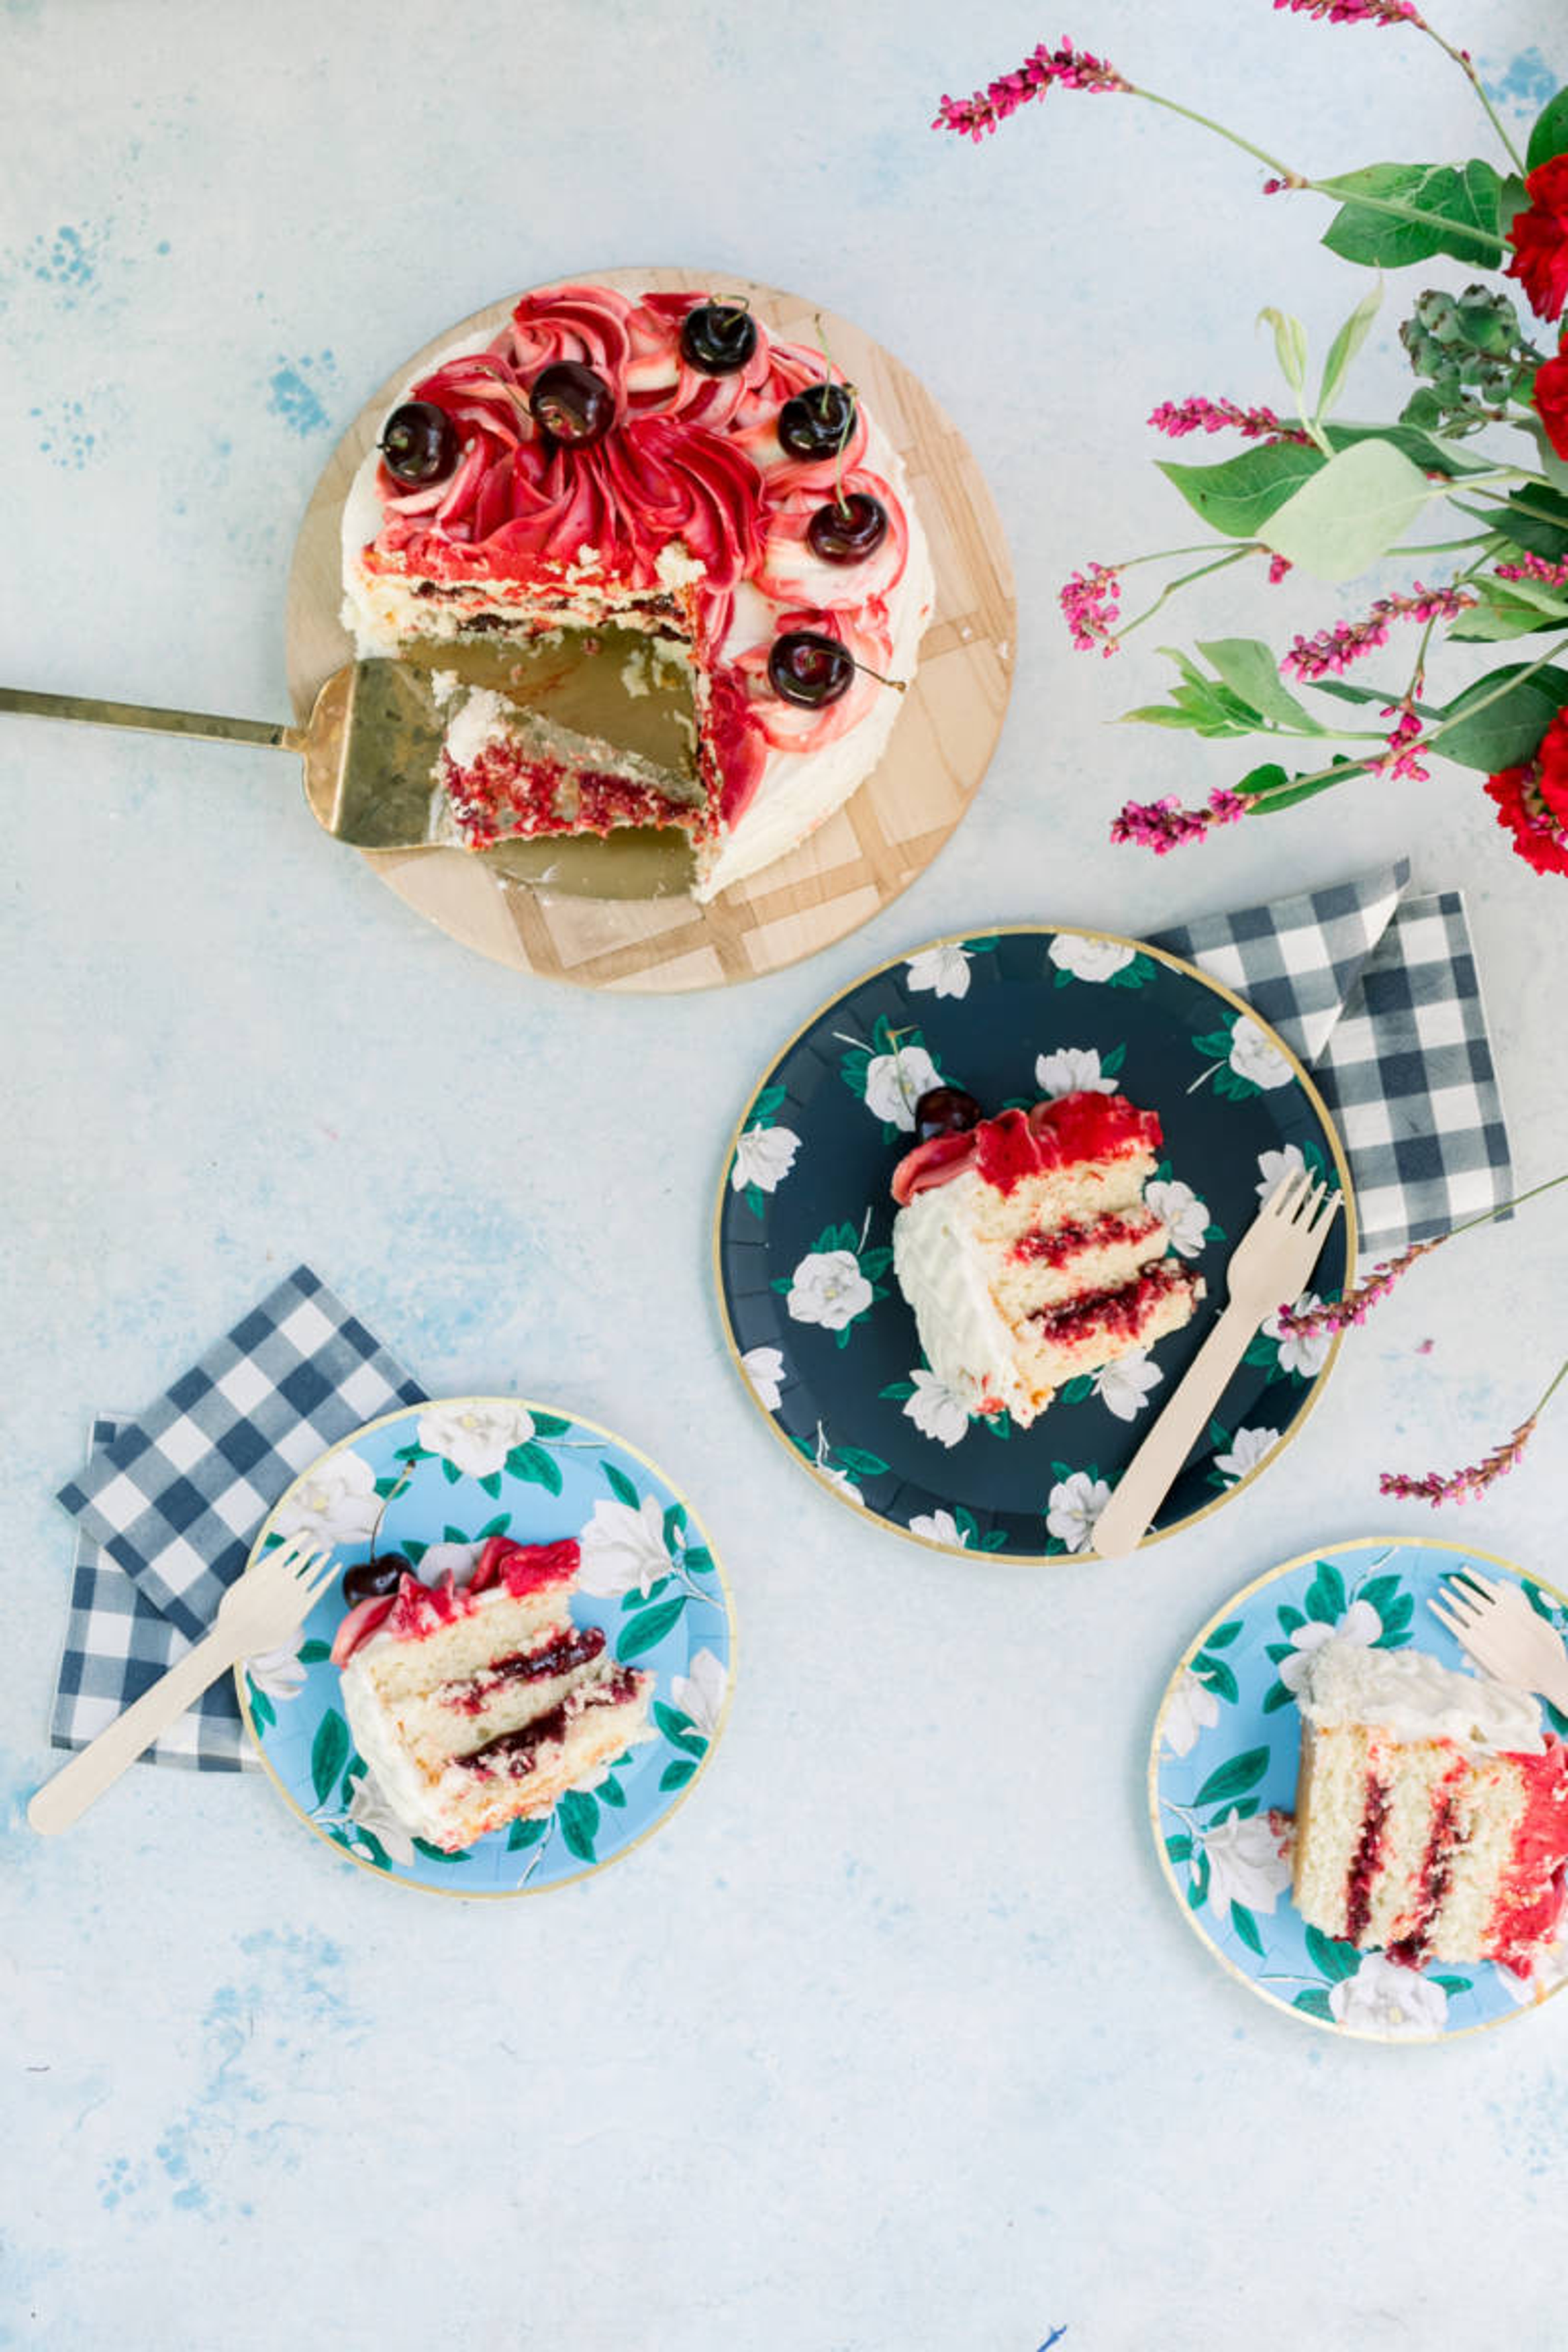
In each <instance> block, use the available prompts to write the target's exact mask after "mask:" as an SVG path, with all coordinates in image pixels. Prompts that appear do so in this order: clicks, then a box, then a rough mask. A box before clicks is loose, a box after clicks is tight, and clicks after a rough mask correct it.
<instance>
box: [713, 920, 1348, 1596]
mask: <svg viewBox="0 0 1568 2352" xmlns="http://www.w3.org/2000/svg"><path fill="white" fill-rule="evenodd" d="M1030 935H1037V936H1038V937H1040V938H1042V939H1044V938H1047V937H1049V938H1051V939H1058V938H1066V939H1076V940H1107V941H1109V942H1110V944H1112V945H1113V946H1116V947H1123V948H1131V949H1132V950H1134V952H1135V953H1136V954H1139V955H1146V956H1149V957H1152V960H1153V961H1155V962H1156V963H1163V964H1164V965H1166V966H1167V967H1168V968H1169V969H1170V970H1171V971H1178V972H1184V973H1185V974H1186V975H1187V977H1188V978H1189V979H1192V980H1195V981H1198V982H1201V983H1202V985H1203V986H1204V987H1205V988H1206V989H1207V990H1209V992H1211V993H1212V994H1213V995H1215V996H1218V997H1220V998H1222V999H1223V1000H1224V1002H1225V1003H1226V1004H1231V1005H1234V1006H1235V1007H1236V1008H1237V1011H1238V1012H1240V1013H1245V1014H1246V1015H1247V1019H1248V1020H1249V1021H1251V1022H1252V1023H1254V1024H1255V1025H1256V1026H1257V1027H1258V1029H1259V1030H1260V1031H1261V1032H1262V1034H1263V1035H1264V1036H1265V1037H1266V1038H1267V1039H1268V1043H1269V1045H1272V1046H1273V1048H1274V1050H1275V1052H1276V1053H1277V1054H1278V1055H1279V1057H1280V1059H1281V1060H1282V1061H1285V1062H1288V1063H1289V1066H1290V1070H1291V1073H1292V1075H1293V1076H1294V1077H1295V1079H1296V1082H1297V1084H1298V1085H1299V1086H1300V1088H1301V1091H1302V1093H1303V1094H1304V1095H1305V1096H1306V1097H1307V1101H1308V1103H1309V1105H1310V1108H1312V1109H1313V1110H1314V1111H1315V1112H1316V1113H1317V1115H1318V1118H1319V1119H1320V1120H1321V1123H1322V1128H1323V1132H1324V1134H1325V1135H1326V1136H1327V1138H1328V1140H1329V1145H1330V1148H1331V1151H1332V1154H1333V1161H1334V1170H1335V1173H1336V1174H1337V1176H1338V1178H1339V1183H1340V1192H1341V1195H1342V1199H1343V1202H1344V1211H1343V1214H1344V1225H1345V1266H1346V1271H1347V1275H1348V1276H1351V1277H1352V1278H1353V1276H1354V1271H1355V1261H1356V1219H1355V1190H1354V1187H1353V1185H1352V1182H1351V1171H1350V1163H1349V1161H1348V1160H1346V1158H1345V1153H1344V1146H1343V1144H1342V1142H1341V1140H1340V1131H1339V1129H1338V1128H1337V1127H1336V1126H1335V1125H1334V1122H1333V1120H1332V1118H1331V1117H1330V1114H1329V1108H1328V1105H1327V1104H1326V1103H1325V1102H1324V1100H1323V1098H1322V1097H1321V1094H1320V1093H1319V1092H1318V1089H1317V1087H1315V1086H1314V1085H1313V1083H1312V1080H1311V1078H1310V1076H1309V1074H1308V1072H1307V1069H1306V1067H1305V1066H1304V1065H1303V1063H1302V1062H1301V1060H1300V1057H1299V1056H1298V1055H1296V1054H1295V1053H1294V1052H1292V1050H1291V1048H1290V1047H1289V1045H1287V1044H1286V1043H1285V1040H1284V1038H1283V1037H1281V1036H1280V1034H1279V1031H1278V1030H1277V1029H1275V1028H1274V1027H1273V1026H1272V1024H1270V1023H1268V1022H1267V1021H1265V1020H1264V1019H1263V1018H1262V1016H1261V1015H1260V1014H1259V1013H1257V1012H1256V1011H1255V1010H1254V1008H1253V1007H1252V1006H1251V1005H1250V1004H1249V1003H1247V999H1246V997H1245V996H1238V995H1237V992H1236V991H1235V990H1234V989H1233V988H1227V987H1226V984H1225V982H1224V981H1222V980H1215V979H1213V978H1212V977H1211V976H1210V974H1209V973H1208V972H1206V971H1203V970H1201V969H1200V967H1199V966H1198V965H1197V964H1195V963H1192V962H1189V961H1188V960H1187V958H1186V957H1184V956H1179V955H1173V954H1172V953H1171V951H1170V950H1169V949H1167V948H1156V947H1152V946H1151V945H1150V943H1149V941H1148V940H1134V939H1129V938H1128V937H1127V936H1126V934H1125V933H1123V932H1121V931H1102V930H1096V929H1091V928H1090V927H1089V926H1087V925H1085V924H1082V923H991V924H986V925H984V926H982V927H980V928H979V929H976V927H975V926H974V925H973V924H971V925H970V926H969V927H968V929H965V930H962V931H943V932H942V934H941V935H940V936H939V937H938V938H936V939H932V940H922V941H921V944H920V945H919V946H918V947H911V948H904V949H902V950H900V952H899V954H897V955H892V956H887V957H885V958H884V959H883V961H881V962H880V963H877V964H872V965H870V966H869V967H868V970H866V971H863V972H860V973H858V975H857V977H856V978H855V979H854V980H851V981H847V982H845V984H844V985H843V986H842V987H840V988H836V989H835V990H834V992H833V993H832V995H831V996H829V997H826V998H825V999H824V1000H823V1002H822V1003H820V1004H819V1005H818V1006H817V1007H816V1011H815V1012H814V1013H810V1014H808V1016H807V1017H806V1019H805V1020H804V1021H803V1022H802V1023H801V1024H800V1026H799V1028H798V1029H796V1030H795V1033H794V1034H793V1035H792V1036H790V1037H788V1038H786V1040H785V1041H784V1044H783V1045H780V1046H779V1047H778V1049H777V1051H776V1052H775V1053H773V1055H770V1057H769V1060H768V1064H767V1068H766V1069H765V1070H764V1071H763V1079H765V1078H766V1076H767V1075H768V1072H769V1071H771V1070H774V1069H776V1068H777V1067H778V1066H779V1064H780V1063H781V1062H782V1061H784V1058H785V1056H786V1055H790V1054H792V1053H793V1052H794V1051H795V1047H796V1046H797V1045H799V1044H800V1042H801V1039H802V1038H803V1037H805V1034H807V1032H808V1031H809V1030H812V1029H815V1028H816V1024H817V1023H818V1022H819V1021H821V1020H822V1019H823V1017H824V1016H825V1014H826V1013H830V1012H831V1011H832V1010H833V1007H834V1006H835V1005H836V1004H837V1003H839V1002H840V1001H841V999H843V998H844V997H846V996H850V995H853V994H854V992H856V990H858V989H860V988H864V987H865V985H866V983H867V982H868V981H872V980H876V979H878V978H879V976H880V975H881V974H882V973H883V972H885V971H892V970H893V968H894V966H895V965H896V964H904V963H908V962H909V961H910V959H911V958H912V957H915V956H920V955H925V954H928V953H929V952H930V951H931V950H933V949H936V948H944V947H953V946H962V945H963V941H964V940H972V939H979V938H982V937H984V938H985V939H1018V938H1025V937H1027V936H1030ZM763 1079H759V1080H758V1082H757V1085H756V1086H753V1087H751V1088H750V1090H749V1091H748V1093H747V1096H746V1099H745V1102H744V1103H743V1105H742V1109H741V1114H740V1117H739V1118H737V1119H736V1121H735V1124H734V1126H733V1128H732V1129H731V1131H730V1139H729V1142H728V1144H727V1145H726V1147H725V1150H724V1156H723V1159H722V1160H721V1164H720V1170H719V1185H718V1195H717V1198H716V1200H715V1202H714V1208H713V1223H712V1229H711V1234H710V1259H711V1264H712V1273H713V1289H714V1293H715V1296H716V1297H717V1298H718V1302H719V1318H720V1322H721V1328H722V1330H723V1336H724V1346H725V1348H726V1349H727V1350H728V1353H729V1357H730V1361H731V1364H732V1365H733V1366H734V1368H735V1372H736V1376H737V1377H738V1379H739V1381H740V1382H741V1386H742V1389H743V1390H744V1391H745V1392H746V1395H747V1397H748V1398H749V1399H750V1400H751V1402H752V1405H753V1406H754V1407H755V1409H756V1411H757V1412H759V1413H760V1414H761V1415H762V1417H763V1421H764V1422H765V1423H767V1425H768V1427H769V1429H770V1430H771V1431H772V1432H773V1435H774V1437H775V1438H777V1440H778V1442H779V1444H781V1445H782V1446H783V1447H784V1451H785V1453H786V1454H788V1455H789V1458H790V1460H791V1461H792V1462H793V1463H794V1464H795V1467H796V1468H797V1469H804V1470H807V1471H809V1472H810V1474H811V1475H812V1476H813V1477H814V1478H815V1479H816V1482H817V1484H818V1486H823V1487H825V1488H826V1491H827V1493H828V1494H830V1495H833V1496H837V1500H838V1501H839V1502H840V1503H841V1504H842V1505H843V1506H844V1507H845V1508H846V1509H847V1510H851V1511H853V1512H854V1513H855V1514H856V1517H858V1518H860V1519H863V1520H865V1521H866V1522H867V1523H868V1525H870V1526H873V1527H880V1528H886V1529H887V1530H888V1532H889V1535H895V1536H901V1537H902V1538H903V1539H904V1541H905V1542H906V1543H912V1544H918V1545H919V1546H920V1547H921V1549H922V1550H924V1551H939V1552H945V1553H947V1554H948V1556H949V1557H950V1558H951V1559H970V1560H973V1559H979V1558H981V1557H984V1558H985V1559H989V1560H992V1561H994V1562H996V1563H997V1564H998V1565H1001V1564H1007V1565H1011V1566H1013V1567H1016V1568H1065V1567H1071V1566H1074V1565H1078V1566H1082V1565H1084V1564H1086V1563H1089V1562H1093V1561H1094V1559H1095V1557H1096V1555H1095V1554H1094V1553H1093V1552H1092V1551H1068V1552H1022V1551H1003V1552H986V1553H985V1554H984V1555H982V1554H980V1553H978V1552H975V1551H973V1550H972V1549H971V1548H970V1547H969V1546H968V1545H967V1544H950V1543H939V1542H938V1541H937V1539H936V1538H935V1537H934V1536H918V1535H916V1534H915V1532H914V1530H913V1528H907V1527H901V1526H900V1524H899V1522H898V1521H897V1520H896V1519H885V1518H883V1517H880V1515H879V1513H878V1512H875V1511H872V1510H868V1509H867V1508H866V1507H864V1506H863V1505H861V1504H858V1503H856V1502H853V1501H851V1499H850V1497H849V1496H847V1495H846V1494H845V1493H844V1492H843V1490H842V1489H841V1488H840V1487H839V1486H837V1485H836V1484H835V1483H834V1481H833V1480H832V1479H831V1478H829V1477H828V1476H827V1475H826V1472H824V1471H822V1470H819V1469H818V1467H817V1465H816V1463H815V1462H808V1461H807V1460H806V1458H805V1455H804V1454H800V1453H798V1452H797V1451H796V1449H795V1445H794V1444H793V1443H792V1442H791V1439H790V1436H789V1433H788V1431H787V1430H785V1429H784V1427H783V1426H782V1425H781V1424H780V1423H779V1422H777V1421H776V1420H775V1419H774V1417H773V1414H772V1413H771V1412H769V1411H768V1409H767V1407H766V1405H764V1404H763V1401H762V1399H761V1397H759V1396H758V1394H757V1392H756V1391H755V1389H753V1388H752V1383H751V1381H749V1380H748V1379H747V1378H746V1373H745V1368H744V1366H743V1365H742V1361H741V1351H740V1349H738V1348H737V1346H736V1345H735V1329H734V1326H733V1324H732V1323H731V1320H730V1302H729V1299H728V1298H727V1297H726V1296H725V1291H724V1272H723V1261H722V1253H721V1241H722V1228H723V1222H724V1203H725V1195H726V1191H727V1189H728V1186H729V1181H730V1170H731V1166H732V1164H733V1162H734V1158H735V1150H736V1147H737V1145H738V1144H739V1142H740V1139H741V1137H742V1133H743V1132H744V1130H745V1124H746V1114H747V1112H748V1111H749V1110H750V1108H751V1107H752V1103H753V1102H754V1101H755V1100H756V1097H757V1094H758V1091H759V1089H760V1087H761V1085H762V1083H763ZM1343 1339H1344V1333H1343V1332H1342V1331H1336V1332H1335V1333H1334V1335H1333V1337H1332V1339H1331V1341H1330V1343H1329V1351H1328V1354H1327V1355H1326V1356H1325V1357H1324V1358H1323V1360H1322V1363H1321V1366H1320V1367H1319V1369H1318V1370H1317V1372H1316V1373H1315V1374H1314V1376H1313V1378H1312V1379H1311V1381H1310V1382H1309V1384H1308V1387H1307V1391H1306V1394H1305V1395H1304V1396H1303V1397H1302V1399H1301V1402H1300V1408H1299V1410H1298V1412H1297V1413H1296V1417H1295V1419H1294V1420H1293V1421H1292V1422H1291V1423H1290V1426H1289V1429H1288V1430H1287V1431H1286V1433H1285V1434H1284V1436H1283V1437H1282V1438H1281V1439H1280V1441H1279V1444H1278V1445H1276V1446H1274V1447H1273V1448H1272V1449H1271V1450H1270V1451H1269V1452H1268V1454H1265V1455H1264V1457H1263V1459H1262V1461H1261V1462H1259V1463H1258V1464H1256V1465H1254V1467H1253V1468H1252V1469H1250V1470H1247V1471H1246V1472H1244V1473H1243V1475H1241V1477H1239V1478H1238V1479H1237V1481H1236V1483H1235V1485H1234V1486H1227V1487H1226V1490H1225V1492H1224V1494H1223V1495H1216V1496H1215V1498H1214V1500H1213V1501H1212V1502H1210V1503H1205V1505H1204V1507H1203V1508H1202V1509H1201V1510H1197V1511H1189V1512H1188V1514H1187V1516H1186V1517H1185V1518H1184V1519H1177V1520H1176V1521H1175V1522H1174V1523H1173V1525H1172V1526H1170V1527H1168V1528H1151V1529H1150V1531H1149V1532H1148V1534H1147V1535H1144V1536H1142V1537H1141V1538H1139V1541H1138V1544H1137V1546H1136V1549H1138V1550H1139V1551H1146V1550H1148V1549H1149V1548H1150V1547H1151V1546H1152V1545H1153V1544H1157V1543H1163V1542H1164V1541H1165V1540H1166V1538H1168V1537H1171V1536H1176V1535H1181V1534H1184V1532H1185V1530H1186V1529H1187V1528H1195V1527H1196V1526H1197V1525H1198V1523H1199V1521H1200V1520H1203V1519H1206V1518H1208V1517H1210V1516H1211V1514H1212V1513H1214V1512H1215V1511H1219V1510H1223V1509H1224V1508H1225V1506H1226V1504H1227V1503H1228V1502H1230V1501H1232V1500H1233V1499H1234V1497H1235V1496H1237V1495H1239V1494H1240V1493H1241V1492H1242V1491H1243V1489H1244V1488H1246V1487H1247V1486H1251V1484H1252V1482H1253V1480H1254V1479H1255V1478H1260V1477H1261V1476H1262V1475H1263V1474H1264V1472H1265V1471H1267V1470H1271V1469H1272V1468H1273V1467H1274V1465H1275V1464H1276V1463H1277V1462H1278V1461H1279V1458H1280V1456H1281V1455H1282V1454H1283V1453H1284V1452H1285V1449H1286V1447H1287V1446H1289V1445H1290V1444H1294V1442H1295V1440H1296V1438H1297V1437H1298V1436H1299V1434H1300V1431H1301V1428H1302V1425H1303V1423H1305V1422H1306V1419H1307V1416H1308V1415H1309V1413H1310V1412H1311V1410H1312V1408H1313V1406H1314V1405H1315V1404H1316V1403H1317V1402H1318V1399H1319V1397H1320V1396H1321V1393H1322V1391H1323V1387H1324V1384H1325V1382H1326V1381H1327V1380H1328V1377H1329V1374H1330V1373H1331V1371H1332V1370H1333V1368H1334V1364H1335V1362H1336V1361H1337V1360H1338V1357H1339V1352H1340V1349H1341V1346H1342V1342H1343ZM1107 1565H1109V1563H1107Z"/></svg>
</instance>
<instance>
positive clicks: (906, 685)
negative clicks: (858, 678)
mask: <svg viewBox="0 0 1568 2352" xmlns="http://www.w3.org/2000/svg"><path fill="white" fill-rule="evenodd" d="M849 659H850V661H851V662H852V663H853V664H854V667H856V668H857V669H861V670H864V671H865V673H866V675H867V677H874V678H875V679H876V681H877V683H878V685H879V686H890V687H891V688H892V689H893V692H894V693H895V694H907V693H908V692H909V690H910V682H909V679H908V678H907V677H883V676H882V673H881V671H880V670H879V669H873V668H872V667H871V665H870V664H869V662H858V661H856V660H855V656H854V655H853V654H850V656H849Z"/></svg>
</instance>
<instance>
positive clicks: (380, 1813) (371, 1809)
mask: <svg viewBox="0 0 1568 2352" xmlns="http://www.w3.org/2000/svg"><path fill="white" fill-rule="evenodd" d="M349 1820H350V1821H351V1822H352V1823H353V1828H354V1829H358V1830H368V1831H369V1832H370V1834H371V1836H372V1837H373V1838H374V1839H375V1841H376V1843H377V1844H378V1845H379V1846H380V1847H381V1850H382V1852H383V1853H384V1854H385V1856H386V1858H387V1860H388V1861H389V1862H395V1863H398V1864H401V1865H402V1867H403V1868H404V1869H405V1870H411V1869H412V1868H413V1866H414V1840H413V1839H412V1838H411V1837H410V1836H409V1834H408V1832H407V1831H406V1830H405V1828H404V1826H403V1823H402V1822H400V1821H399V1820H398V1818H397V1815H396V1814H395V1812H394V1811H393V1810H392V1807H391V1806H390V1805H389V1804H388V1803H387V1801H386V1799H385V1797H384V1795H383V1793H382V1788H381V1783H380V1781H379V1780H377V1779H376V1778H375V1776H374V1773H372V1772H366V1773H365V1774H364V1775H363V1778H362V1779H361V1780H357V1781H356V1782H355V1784H354V1790H353V1796H352V1797H351V1798H350V1799H349ZM349 1850H350V1852H351V1853H367V1852H368V1848H366V1847H365V1845H364V1844H363V1841H360V1840H356V1839H355V1837H354V1835H353V1830H351V1831H350V1832H349Z"/></svg>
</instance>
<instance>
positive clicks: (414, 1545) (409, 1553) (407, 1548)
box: [401, 1537, 430, 1568]
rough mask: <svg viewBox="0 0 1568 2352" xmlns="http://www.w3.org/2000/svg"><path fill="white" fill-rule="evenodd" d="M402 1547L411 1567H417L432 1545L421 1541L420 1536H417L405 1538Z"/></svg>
mask: <svg viewBox="0 0 1568 2352" xmlns="http://www.w3.org/2000/svg"><path fill="white" fill-rule="evenodd" d="M401 1549H402V1552H403V1557H404V1559H405V1560H406V1561H407V1562H408V1565H409V1567H410V1568H417V1567H418V1565H419V1563H420V1561H421V1560H422V1559H424V1557H425V1555H426V1552H427V1551H428V1550H429V1549H430V1547H429V1545H428V1544H427V1543H421V1542H420V1541H419V1540H418V1538H416V1537H415V1538H407V1539H405V1542H404V1543H403V1545H402V1547H401Z"/></svg>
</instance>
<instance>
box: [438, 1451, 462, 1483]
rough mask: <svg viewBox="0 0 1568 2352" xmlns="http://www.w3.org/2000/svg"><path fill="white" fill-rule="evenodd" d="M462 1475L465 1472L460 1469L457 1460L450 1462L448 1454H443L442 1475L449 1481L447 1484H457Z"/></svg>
mask: <svg viewBox="0 0 1568 2352" xmlns="http://www.w3.org/2000/svg"><path fill="white" fill-rule="evenodd" d="M441 1475H442V1477H443V1478H445V1480H446V1481H447V1486H456V1485H457V1483H458V1479H459V1478H460V1477H461V1476H462V1475H463V1474H462V1472H461V1471H460V1470H459V1469H458V1465H457V1464H456V1463H455V1462H448V1461H447V1457H446V1455H445V1454H443V1455H442V1456H441Z"/></svg>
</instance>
